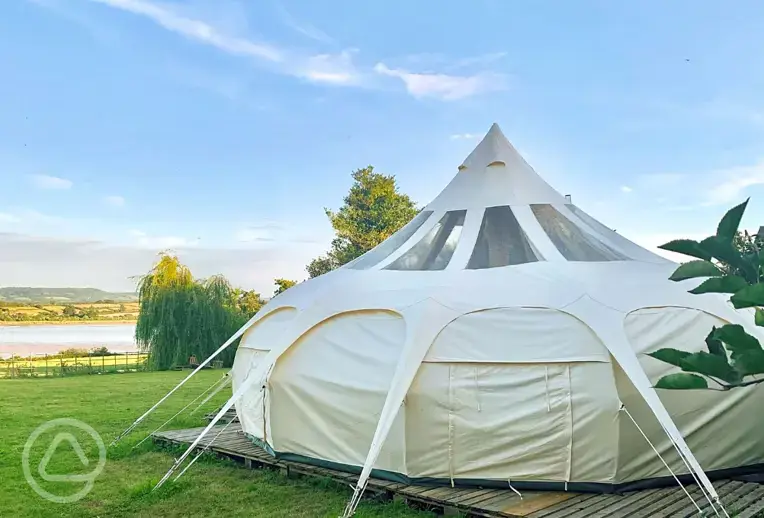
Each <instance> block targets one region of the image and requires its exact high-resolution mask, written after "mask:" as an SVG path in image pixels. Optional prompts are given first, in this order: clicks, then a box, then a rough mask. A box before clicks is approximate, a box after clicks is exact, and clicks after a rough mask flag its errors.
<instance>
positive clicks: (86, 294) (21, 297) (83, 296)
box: [0, 287, 138, 304]
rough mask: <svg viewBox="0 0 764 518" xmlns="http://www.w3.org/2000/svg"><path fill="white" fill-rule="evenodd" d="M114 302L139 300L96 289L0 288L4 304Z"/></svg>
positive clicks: (132, 296)
mask: <svg viewBox="0 0 764 518" xmlns="http://www.w3.org/2000/svg"><path fill="white" fill-rule="evenodd" d="M99 300H113V301H115V302H133V301H136V300H138V295H137V294H136V293H112V292H108V291H103V290H99V289H96V288H15V287H13V288H0V301H3V302H22V303H24V302H26V303H31V304H35V303H40V302H96V301H99Z"/></svg>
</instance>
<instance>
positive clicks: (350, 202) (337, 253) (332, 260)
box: [306, 166, 419, 278]
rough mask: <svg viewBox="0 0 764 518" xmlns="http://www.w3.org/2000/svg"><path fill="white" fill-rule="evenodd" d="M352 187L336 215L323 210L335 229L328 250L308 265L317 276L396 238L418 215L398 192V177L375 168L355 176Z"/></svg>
mask: <svg viewBox="0 0 764 518" xmlns="http://www.w3.org/2000/svg"><path fill="white" fill-rule="evenodd" d="M352 176H353V185H352V187H351V188H350V192H349V193H348V195H347V196H346V197H345V199H344V203H343V205H342V207H340V209H339V210H338V211H336V212H334V211H332V210H330V209H324V210H325V211H326V215H327V216H328V217H329V221H330V223H331V224H332V228H333V229H334V233H335V237H334V239H332V242H331V245H330V247H329V251H328V252H327V253H326V254H325V255H323V256H321V257H317V258H316V259H314V260H313V261H311V262H310V264H308V266H307V267H306V270H307V271H308V274H310V277H311V278H313V277H318V276H319V275H322V274H324V273H327V272H329V271H331V270H334V269H336V268H339V267H340V266H342V265H343V264H346V263H349V262H350V261H352V260H353V259H355V258H356V257H359V256H361V255H363V254H365V253H366V252H368V251H369V250H371V249H372V248H374V247H375V246H377V245H378V244H380V243H381V242H382V241H384V240H385V239H387V238H388V237H390V236H391V235H393V234H394V233H395V232H397V231H398V230H399V229H400V228H401V227H403V226H404V225H405V224H406V223H408V222H409V221H411V219H412V218H413V217H414V216H416V215H417V213H418V212H419V211H418V209H417V208H416V205H415V204H414V202H413V201H411V198H409V197H408V196H407V195H406V194H403V193H401V192H400V191H399V190H398V186H397V184H396V182H395V176H393V175H383V174H380V173H375V172H374V168H373V167H372V166H368V167H365V168H363V169H358V170H356V171H355V172H353V174H352Z"/></svg>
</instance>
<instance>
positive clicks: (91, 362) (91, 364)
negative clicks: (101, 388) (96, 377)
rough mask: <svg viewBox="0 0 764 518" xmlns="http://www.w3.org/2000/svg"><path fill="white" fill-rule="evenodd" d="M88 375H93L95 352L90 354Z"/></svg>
mask: <svg viewBox="0 0 764 518" xmlns="http://www.w3.org/2000/svg"><path fill="white" fill-rule="evenodd" d="M88 374H93V351H90V354H88Z"/></svg>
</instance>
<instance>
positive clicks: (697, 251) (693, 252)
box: [658, 239, 712, 261]
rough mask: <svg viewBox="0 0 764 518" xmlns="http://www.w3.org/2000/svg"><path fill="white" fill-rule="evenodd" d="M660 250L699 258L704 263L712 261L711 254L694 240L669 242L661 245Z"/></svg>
mask: <svg viewBox="0 0 764 518" xmlns="http://www.w3.org/2000/svg"><path fill="white" fill-rule="evenodd" d="M658 248H660V249H663V250H667V251H669V252H676V253H677V254H682V255H689V256H690V257H697V258H698V259H703V260H704V261H710V260H711V259H712V257H711V254H710V253H708V252H707V251H706V250H703V248H701V247H700V243H698V242H697V241H693V240H692V239H675V240H674V241H669V242H668V243H666V244H665V245H661V246H659V247H658Z"/></svg>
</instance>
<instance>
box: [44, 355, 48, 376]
mask: <svg viewBox="0 0 764 518" xmlns="http://www.w3.org/2000/svg"><path fill="white" fill-rule="evenodd" d="M45 377H46V378H47V377H48V353H45Z"/></svg>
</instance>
